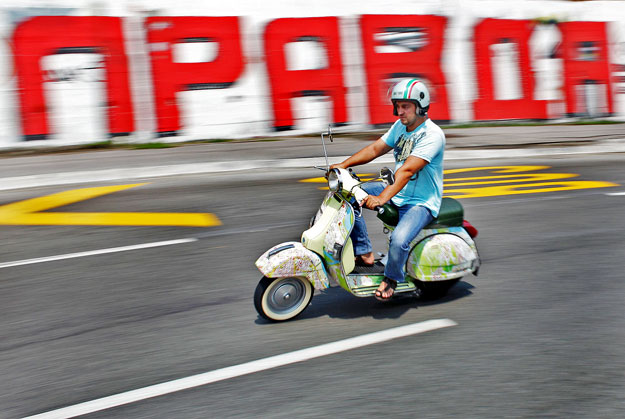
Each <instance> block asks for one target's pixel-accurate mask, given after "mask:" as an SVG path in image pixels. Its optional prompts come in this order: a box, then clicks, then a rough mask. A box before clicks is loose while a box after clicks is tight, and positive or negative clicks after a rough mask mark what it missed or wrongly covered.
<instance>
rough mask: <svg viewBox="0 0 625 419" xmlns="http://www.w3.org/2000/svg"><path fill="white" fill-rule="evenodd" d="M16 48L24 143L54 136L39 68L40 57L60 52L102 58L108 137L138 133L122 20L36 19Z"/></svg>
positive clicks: (23, 28) (21, 32)
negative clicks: (86, 53)
mask: <svg viewBox="0 0 625 419" xmlns="http://www.w3.org/2000/svg"><path fill="white" fill-rule="evenodd" d="M13 47H14V51H13V57H14V61H15V71H16V73H17V79H18V86H19V97H20V111H21V117H22V118H21V119H22V121H21V122H22V131H23V134H24V137H25V138H26V139H29V140H30V139H44V138H46V136H48V135H49V134H50V128H49V126H48V114H47V106H46V101H45V98H44V92H43V81H44V79H43V71H42V69H41V65H40V62H41V58H42V57H44V56H46V55H52V54H55V53H59V52H61V53H63V52H64V53H68V52H92V53H99V54H102V55H103V56H104V63H105V66H106V84H107V101H108V103H107V109H108V126H109V133H110V134H111V135H124V134H128V133H131V132H133V131H134V115H133V109H132V100H131V97H130V86H129V82H128V61H127V58H126V54H125V52H124V38H123V35H122V28H121V19H120V18H118V17H103V16H84V17H83V16H38V17H33V18H31V19H29V20H27V21H25V22H23V23H21V24H20V25H19V26H18V27H17V28H16V29H15V32H14V33H13Z"/></svg>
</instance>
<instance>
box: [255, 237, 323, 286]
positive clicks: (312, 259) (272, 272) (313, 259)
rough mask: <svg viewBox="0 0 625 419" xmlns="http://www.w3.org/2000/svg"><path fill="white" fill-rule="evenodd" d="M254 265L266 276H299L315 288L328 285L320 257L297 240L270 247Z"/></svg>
mask: <svg viewBox="0 0 625 419" xmlns="http://www.w3.org/2000/svg"><path fill="white" fill-rule="evenodd" d="M256 267H257V268H258V269H259V270H260V272H261V273H262V274H263V275H265V276H266V277H268V278H285V277H292V276H299V277H305V278H307V279H308V280H309V281H310V282H311V283H312V284H313V286H314V287H315V288H316V289H325V288H329V287H330V281H329V280H328V275H327V273H326V271H325V268H324V266H323V261H322V260H321V257H319V255H317V254H316V253H314V252H312V251H310V250H308V249H307V248H305V247H304V245H303V244H301V243H298V242H285V243H281V244H279V245H277V246H274V247H272V248H271V249H269V250H267V251H266V252H265V253H263V254H262V255H261V256H260V257H259V258H258V260H257V261H256Z"/></svg>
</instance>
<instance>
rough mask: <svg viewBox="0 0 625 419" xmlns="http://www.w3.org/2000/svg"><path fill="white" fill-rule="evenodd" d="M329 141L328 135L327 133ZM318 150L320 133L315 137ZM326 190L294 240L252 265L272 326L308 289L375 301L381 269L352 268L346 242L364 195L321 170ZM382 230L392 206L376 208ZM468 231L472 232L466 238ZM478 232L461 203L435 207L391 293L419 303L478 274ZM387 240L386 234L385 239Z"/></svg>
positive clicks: (346, 174)
mask: <svg viewBox="0 0 625 419" xmlns="http://www.w3.org/2000/svg"><path fill="white" fill-rule="evenodd" d="M329 137H330V139H332V137H331V132H329ZM321 139H322V142H323V145H324V152H325V141H324V134H322V135H321ZM328 167H329V165H328V163H327V153H326V168H325V170H327V173H328V175H327V178H328V188H329V189H330V191H329V192H328V194H327V195H326V196H325V198H324V199H323V202H322V203H321V207H320V208H319V210H318V211H317V214H316V215H315V216H314V217H313V219H312V220H311V223H310V228H309V229H308V230H306V231H304V233H302V237H301V241H300V242H285V243H281V244H279V245H277V246H274V247H272V248H271V249H269V250H267V251H266V252H265V253H263V255H262V256H260V257H259V258H258V260H257V261H256V266H257V267H258V269H259V270H260V272H261V273H262V274H263V277H262V279H261V280H260V282H259V283H258V286H257V287H256V291H255V293H254V306H255V308H256V310H257V311H258V313H259V314H260V315H261V316H262V317H263V318H266V319H268V320H271V321H284V320H289V319H292V318H293V317H295V316H297V315H298V314H300V313H301V312H302V311H304V309H305V308H306V307H307V306H308V304H309V303H310V301H311V300H312V297H313V292H314V289H320V290H322V289H325V288H329V287H330V286H331V285H339V286H340V287H341V288H343V289H345V290H346V291H348V292H350V293H352V294H353V295H355V296H357V297H370V296H374V294H375V290H376V289H377V288H378V286H379V285H380V282H381V281H382V280H383V279H384V264H383V263H382V262H381V261H376V263H375V264H374V265H373V266H370V267H369V266H364V267H363V266H356V264H355V260H354V249H353V246H352V241H351V239H350V237H349V235H350V233H351V231H352V228H353V226H354V217H355V216H356V214H355V211H354V206H357V207H359V206H360V203H361V202H362V200H363V199H364V198H365V197H366V196H367V193H366V192H365V191H364V190H363V189H362V188H361V187H360V185H361V184H363V183H364V182H362V181H361V180H360V179H359V178H358V177H357V176H356V175H354V174H353V173H352V172H351V170H349V171H348V170H345V169H332V170H328ZM380 175H381V178H383V179H384V180H385V181H386V182H387V183H392V182H393V179H392V172H391V171H390V170H389V169H387V168H384V169H383V170H382V171H381V174H380ZM378 218H380V219H381V220H382V222H383V224H384V231H385V232H386V233H389V232H391V231H392V230H393V229H394V227H395V226H396V225H397V222H398V220H399V215H398V213H397V209H396V208H395V207H394V206H392V205H391V204H388V203H387V204H385V205H384V206H382V207H380V208H379V209H378ZM469 233H471V234H469ZM475 236H477V230H476V229H475V228H474V227H473V226H471V225H470V224H468V222H466V221H464V220H463V208H462V205H461V204H460V203H459V202H458V201H456V200H455V199H452V198H443V200H442V205H441V209H440V212H439V215H438V218H436V219H435V220H434V221H432V223H430V224H429V225H427V226H426V227H425V228H424V229H423V230H421V232H420V233H419V234H418V235H417V237H416V238H415V239H414V240H413V241H412V243H411V247H412V250H411V251H410V254H409V256H408V261H407V263H406V266H405V272H406V276H405V281H406V282H399V283H398V284H397V288H396V289H395V293H394V295H399V294H404V293H413V294H416V295H420V296H422V297H425V298H429V299H432V298H440V297H442V296H444V295H445V294H446V293H447V291H448V290H449V289H450V288H451V287H452V286H453V285H454V284H456V283H457V282H458V281H459V280H460V278H462V277H463V276H465V275H467V274H469V273H473V274H474V275H477V273H478V270H479V266H480V258H479V255H478V252H477V247H476V246H475V243H474V241H473V238H474V237H475ZM389 238H390V235H389Z"/></svg>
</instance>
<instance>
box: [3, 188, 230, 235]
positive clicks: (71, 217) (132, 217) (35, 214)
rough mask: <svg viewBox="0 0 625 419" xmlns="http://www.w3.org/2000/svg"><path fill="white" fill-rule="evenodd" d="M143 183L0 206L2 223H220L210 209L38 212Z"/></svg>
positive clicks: (210, 224) (94, 189)
mask: <svg viewBox="0 0 625 419" xmlns="http://www.w3.org/2000/svg"><path fill="white" fill-rule="evenodd" d="M142 185H146V183H135V184H131V185H119V186H99V187H94V188H83V189H73V190H70V191H65V192H59V193H55V194H51V195H47V196H42V197H39V198H32V199H27V200H25V201H20V202H15V203H12V204H7V205H3V206H0V224H2V225H100V226H103V225H109V226H178V227H211V226H218V225H221V221H219V218H217V216H216V215H214V214H210V213H149V212H41V211H46V210H49V209H52V208H57V207H61V206H65V205H69V204H73V203H76V202H80V201H85V200H87V199H92V198H96V197H99V196H102V195H108V194H111V193H114V192H118V191H123V190H125V189H129V188H134V187H136V186H142Z"/></svg>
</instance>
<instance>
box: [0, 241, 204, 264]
mask: <svg viewBox="0 0 625 419" xmlns="http://www.w3.org/2000/svg"><path fill="white" fill-rule="evenodd" d="M195 241H198V239H196V238H194V237H190V238H186V239H178V240H167V241H162V242H153V243H143V244H135V245H132V246H122V247H111V248H109V249H100V250H91V251H88V252H78V253H67V254H64V255H56V256H47V257H42V258H34V259H24V260H16V261H14V262H3V263H0V269H2V268H11V267H13V266H21V265H31V264H33V263H43V262H52V261H55V260H63V259H73V258H81V257H85V256H95V255H104V254H107V253H117V252H127V251H129V250H139V249H149V248H150V247H160V246H171V245H174V244H184V243H191V242H195Z"/></svg>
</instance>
